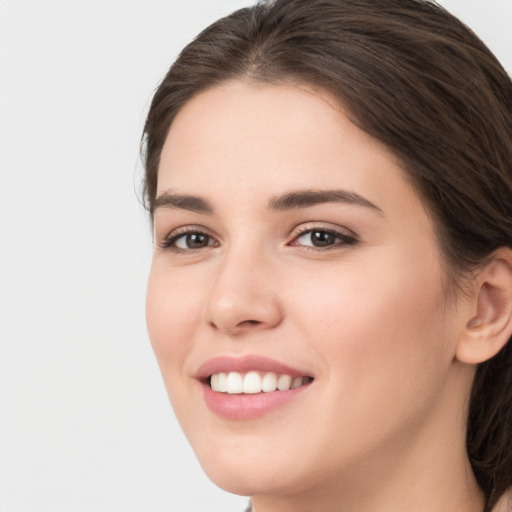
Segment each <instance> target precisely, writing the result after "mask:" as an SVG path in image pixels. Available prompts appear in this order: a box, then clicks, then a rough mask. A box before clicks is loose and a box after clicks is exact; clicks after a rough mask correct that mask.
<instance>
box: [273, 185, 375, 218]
mask: <svg viewBox="0 0 512 512" xmlns="http://www.w3.org/2000/svg"><path fill="white" fill-rule="evenodd" d="M322 203H344V204H351V205H357V206H363V207H365V208H370V209H372V210H375V211H376V212H378V213H379V214H380V215H384V212H383V211H382V210H381V209H380V208H379V207H378V206H377V205H375V204H373V203H372V202H371V201H369V200H368V199H366V198H364V197H363V196H360V195H359V194H357V193H355V192H350V191H348V190H341V189H336V190H296V191H293V192H288V193H286V194H283V195H280V196H274V197H272V198H271V199H270V200H269V202H268V208H269V209H270V210H276V211H286V210H294V209H296V208H307V207H309V206H315V205H317V204H322Z"/></svg>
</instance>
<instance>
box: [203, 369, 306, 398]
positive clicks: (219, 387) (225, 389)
mask: <svg viewBox="0 0 512 512" xmlns="http://www.w3.org/2000/svg"><path fill="white" fill-rule="evenodd" d="M312 381H313V377H309V376H307V375H303V376H293V375H291V374H287V373H281V374H279V373H276V372H262V371H257V370H251V371H249V372H245V373H241V372H234V371H231V372H218V373H214V374H212V375H210V376H209V377H208V378H207V379H206V384H207V385H209V386H210V389H211V390H212V391H216V392H219V393H227V394H229V395H238V394H248V395H255V394H258V393H272V392H274V391H290V390H291V389H296V388H299V387H301V386H307V385H308V384H310V383H311V382H312Z"/></svg>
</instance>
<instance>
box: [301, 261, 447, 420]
mask: <svg viewBox="0 0 512 512" xmlns="http://www.w3.org/2000/svg"><path fill="white" fill-rule="evenodd" d="M379 261H380V264H379V265H375V263H374V264H373V266H370V265H357V264H353V265H350V266H346V267H345V268H344V269H341V270H340V271H339V272H338V273H337V274H336V275H337V276H339V277H337V278H336V279H335V280H333V279H332V275H331V276H330V277H329V276H327V275H326V276H324V278H325V279H324V278H322V276H321V275H320V276H317V277H318V279H317V280H316V282H315V283H314V286H311V285H310V286H308V287H304V288H303V289H302V290H301V295H302V296H303V297H308V307H307V308H306V307H304V306H302V309H299V311H301V313H300V314H299V315H298V316H299V318H300V319H301V320H300V322H301V330H302V331H303V332H304V331H307V333H308V338H309V339H310V340H312V343H314V345H315V349H316V351H317V354H318V355H319V357H320V358H321V359H322V360H323V362H324V368H325V372H324V374H325V375H326V378H327V380H328V381H329V389H330V391H329V399H328V400H329V401H331V403H338V404H345V406H346V407H347V408H348V409H349V410H351V411H353V412H354V413H355V414H354V416H353V417H354V418H356V417H359V424H365V423H364V421H365V420H364V418H367V419H369V417H370V416H371V415H373V414H374V413H375V412H376V410H381V411H382V414H383V415H384V416H389V418H390V419H393V415H394V416H395V417H394V420H395V421H396V415H400V414H404V415H408V414H410V413H411V412H412V411H411V405H410V404H412V403H413V404H416V405H417V406H418V407H424V406H425V405H426V404H427V402H428V401H429V400H433V397H434V395H435V393H436V390H439V388H440V386H441V385H442V382H443V375H445V374H446V372H448V370H449V366H450V363H451V360H452V355H451V352H450V350H451V348H450V347H451V345H452V343H451V342H452V341H453V340H451V339H450V335H449V333H450V332H451V330H450V329H449V326H448V325H447V318H448V316H447V313H446V309H445V308H444V307H443V304H444V294H443V289H442V284H441V274H440V271H439V268H438V267H437V266H435V265H429V264H428V261H426V260H422V259H419V260H416V261H415V262H414V264H412V265H409V264H407V262H408V261H409V259H407V260H404V261H397V260H396V258H393V259H392V258H390V259H389V260H386V257H385V255H383V256H382V257H381V258H380V260H379ZM322 283H323V284H324V285H323V286H322ZM295 297H297V294H295ZM391 397H393V400H392V404H390V398H391ZM418 397H419V398H418ZM343 409H344V407H340V408H339V410H343ZM331 410H332V408H331ZM345 410H346V409H345ZM333 414H336V413H335V412H334V413H333ZM344 421H345V420H344ZM361 421H362V422H363V423H361Z"/></svg>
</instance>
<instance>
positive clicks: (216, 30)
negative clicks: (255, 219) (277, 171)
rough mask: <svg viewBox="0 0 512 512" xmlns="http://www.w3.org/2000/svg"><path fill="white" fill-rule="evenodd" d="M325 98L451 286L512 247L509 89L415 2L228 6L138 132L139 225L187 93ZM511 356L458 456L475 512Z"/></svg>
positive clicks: (493, 485) (496, 467) (510, 415)
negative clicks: (401, 199) (376, 152)
mask: <svg viewBox="0 0 512 512" xmlns="http://www.w3.org/2000/svg"><path fill="white" fill-rule="evenodd" d="M233 79H240V80H252V81H262V82H268V83H283V82H288V83H303V84H308V85H311V86H314V87H318V88H321V89H323V90H326V91H328V92H330V93H331V94H333V95H334V96H335V97H336V98H338V99H339V100H340V102H341V103H342V104H343V105H344V107H345V109H346V110H348V111H349V112H350V114H351V119H352V121H353V122H354V123H355V124H357V125H358V126H359V127H360V128H361V129H362V130H364V131H365V132H367V133H368V134H370V135H372V136H373V137H375V138H376V139H378V140H380V141H381V142H383V143H384V144H386V145H387V146H388V147H389V148H390V149H391V150H392V151H393V152H394V153H395V155H397V156H398V157H399V158H400V160H401V162H402V165H403V168H404V169H405V171H406V172H407V174H408V176H409V177H410V179H411V180H412V182H413V183H414V185H415V187H416V189H417V190H418V192H419V193H420V194H421V196H422V197H423V198H424V200H425V202H426V204H427V205H428V207H429V211H430V212H431V214H432V215H433V218H434V219H435V221H436V227H437V235H438V237H439V240H440V245H441V247H442V251H443V255H444V260H445V262H446V265H447V275H448V276H451V277H452V278H453V280H454V281H458V280H457V279H455V277H460V276H461V275H462V274H463V273H464V272H465V271H468V270H470V269H473V268H475V267H476V266H478V265H480V264H482V262H484V261H486V260H487V259H488V258H489V256H490V255H491V254H492V252H493V251H494V250H496V249H497V248H499V247H503V246H508V247H510V246H512V135H511V134H512V82H511V80H510V77H509V76H508V75H507V74H506V72H505V71H504V70H503V68H502V66H501V65H500V63H499V62H498V60H497V59H496V58H495V57H494V55H493V54H492V53H491V52H490V51H489V50H488V49H487V47H486V46H485V45H484V44H483V43H482V42H481V41H480V40H479V39H478V38H477V36H476V35H475V34H474V33H473V32H471V30H469V29H468V28H467V27H466V26H465V25H464V24H463V23H461V22H460V21H459V20H457V19H456V18H455V17H453V16H452V15H450V14H449V13H448V12H447V11H445V10H444V9H443V8H442V7H440V6H438V5H437V4H435V3H433V2H431V1H427V0H277V1H275V2H271V3H260V4H258V5H256V6H254V7H252V8H246V9H241V10H239V11H236V12H234V13H233V14H231V15H230V16H227V17H226V18H223V19H221V20H219V21H217V22H215V23H214V24H212V25H211V26H209V27H208V28H207V29H205V30H204V31H203V32H202V33H201V34H199V36H198V37H197V38H196V39H195V40H194V41H193V42H192V43H190V44H189V45H188V46H187V47H186V48H185V49H184V50H183V51H182V52H181V54H180V56H179V57H178V59H177V61H176V62H175V63H174V65H173V66H172V67H171V69H170V70H169V72H168V74H167V75H166V77H165V78H164V80H163V81H162V83H161V84H160V86H159V87H158V89H157V91H156V93H155V96H154V98H153V102H152V104H151V108H150V111H149V114H148V118H147V121H146V125H145V128H144V138H143V148H144V155H143V158H144V163H145V167H146V177H145V182H144V194H145V201H146V205H147V208H148V210H149V211H150V213H151V214H152V212H153V202H154V200H155V196H156V189H157V179H158V165H159V159H160V153H161V150H162V147H163V144H164V142H165V139H166V136H167V133H168V131H169V128H170V126H171V123H172V121H173V119H174V117H175V116H176V114H177V113H178V112H179V110H180V109H181V108H182V107H183V105H184V104H185V103H186V102H188V101H189V100H190V99H191V98H192V97H193V96H194V95H196V94H197V93H199V92H201V91H204V90H205V89H207V88H209V87H212V86H214V85H217V84H220V83H222V82H224V81H227V80H233ZM511 366H512V348H511V343H508V344H507V345H506V346H505V348H504V349H503V350H502V351H501V352H500V353H499V354H498V355H497V356H495V357H494V358H493V359H491V360H490V361H487V362H485V363H483V364H482V365H480V366H479V368H478V369H477V373H476V377H475V381H474V385H473V390H472V395H471V400H470V410H469V415H468V418H469V419H468V431H467V450H468V455H469V459H470V461H471V464H472V467H473V471H474V473H475V476H476V479H477V481H478V483H479V485H480V486H481V487H482V489H483V491H484V493H485V496H486V508H485V512H487V511H489V510H490V509H491V508H492V507H493V505H494V504H495V503H496V501H497V500H498V499H499V497H500V496H501V495H502V494H503V492H504V491H505V490H506V489H507V488H508V487H510V486H511V485H512V367H511Z"/></svg>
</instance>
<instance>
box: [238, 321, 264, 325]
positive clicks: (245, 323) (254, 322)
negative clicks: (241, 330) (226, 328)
mask: <svg viewBox="0 0 512 512" xmlns="http://www.w3.org/2000/svg"><path fill="white" fill-rule="evenodd" d="M260 323H261V322H258V320H244V321H243V322H240V323H239V324H238V325H239V326H240V327H243V326H244V325H246V326H250V325H259V324H260Z"/></svg>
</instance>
